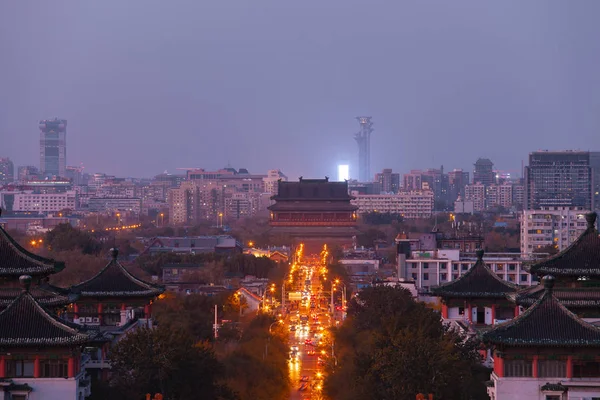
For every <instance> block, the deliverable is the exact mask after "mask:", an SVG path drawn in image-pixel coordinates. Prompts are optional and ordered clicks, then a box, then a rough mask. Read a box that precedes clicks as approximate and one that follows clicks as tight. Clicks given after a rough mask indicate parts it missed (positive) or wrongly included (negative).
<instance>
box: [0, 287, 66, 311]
mask: <svg viewBox="0 0 600 400" xmlns="http://www.w3.org/2000/svg"><path fill="white" fill-rule="evenodd" d="M21 291H22V289H21V288H17V287H12V288H0V307H2V308H4V307H6V306H8V305H9V304H10V303H12V302H13V301H14V300H15V299H16V298H17V297H19V295H20V294H21ZM29 293H30V294H31V295H32V296H33V298H34V299H35V300H36V301H37V302H38V303H40V304H41V305H43V306H44V307H61V306H66V305H67V304H71V303H73V302H75V301H76V300H77V297H78V296H77V295H76V294H75V293H70V292H68V291H67V292H62V291H61V292H59V291H57V290H53V288H52V287H50V286H34V287H32V288H31V289H30V290H29Z"/></svg>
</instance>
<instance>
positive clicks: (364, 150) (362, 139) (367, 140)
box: [354, 117, 373, 182]
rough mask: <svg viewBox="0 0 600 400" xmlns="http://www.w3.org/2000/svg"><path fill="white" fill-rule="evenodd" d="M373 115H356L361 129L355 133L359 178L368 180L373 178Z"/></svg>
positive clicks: (364, 180) (362, 180)
mask: <svg viewBox="0 0 600 400" xmlns="http://www.w3.org/2000/svg"><path fill="white" fill-rule="evenodd" d="M371 118H372V117H356V119H357V120H358V123H359V124H360V130H359V131H358V133H356V134H355V135H354V140H356V143H357V144H358V180H359V181H361V182H367V181H369V180H370V179H371V133H372V132H373V122H371Z"/></svg>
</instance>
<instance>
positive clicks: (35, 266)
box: [0, 211, 65, 277]
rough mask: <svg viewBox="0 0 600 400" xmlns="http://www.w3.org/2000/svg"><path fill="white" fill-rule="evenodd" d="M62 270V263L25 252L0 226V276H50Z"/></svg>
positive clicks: (63, 265) (63, 266)
mask: <svg viewBox="0 0 600 400" xmlns="http://www.w3.org/2000/svg"><path fill="white" fill-rule="evenodd" d="M1 214H2V213H1V211H0V215H1ZM64 268H65V264H64V263H63V262H60V261H54V260H51V259H48V258H44V257H40V256H38V255H35V254H33V253H31V252H29V251H27V250H25V249H24V248H23V247H21V245H20V244H19V243H17V242H16V241H15V240H14V239H13V238H12V237H11V236H10V235H9V234H8V233H7V232H6V231H5V230H4V229H3V228H2V227H1V226H0V276H13V277H18V276H21V275H33V276H39V275H50V274H54V273H56V272H59V271H61V270H63V269H64Z"/></svg>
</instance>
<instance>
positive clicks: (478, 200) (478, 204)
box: [465, 183, 485, 212]
mask: <svg viewBox="0 0 600 400" xmlns="http://www.w3.org/2000/svg"><path fill="white" fill-rule="evenodd" d="M465 201H471V202H473V211H474V212H481V211H483V210H485V185H484V184H483V183H474V184H471V185H467V186H465Z"/></svg>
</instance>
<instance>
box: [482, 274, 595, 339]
mask: <svg viewBox="0 0 600 400" xmlns="http://www.w3.org/2000/svg"><path fill="white" fill-rule="evenodd" d="M543 281H544V286H545V289H546V290H545V291H544V294H543V295H542V296H541V297H540V299H539V300H538V301H536V302H535V304H534V305H533V306H531V307H530V308H528V309H527V311H525V312H524V313H523V314H521V315H519V316H518V317H516V318H514V319H512V320H510V321H507V322H505V323H503V324H500V325H497V326H495V327H494V328H492V329H490V330H489V331H487V332H485V333H483V334H482V335H481V338H482V340H483V341H484V342H485V343H488V344H502V345H508V346H540V347H557V346H561V347H562V346H568V347H600V329H599V328H597V327H595V326H594V325H591V324H589V323H587V322H585V321H584V320H582V319H580V318H579V317H577V316H576V315H575V314H573V313H572V312H571V311H569V310H567V308H566V307H565V306H564V305H562V304H561V303H560V302H559V301H558V300H557V299H556V297H554V295H553V294H552V288H553V286H554V277H552V276H547V277H545V278H544V279H543Z"/></svg>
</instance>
